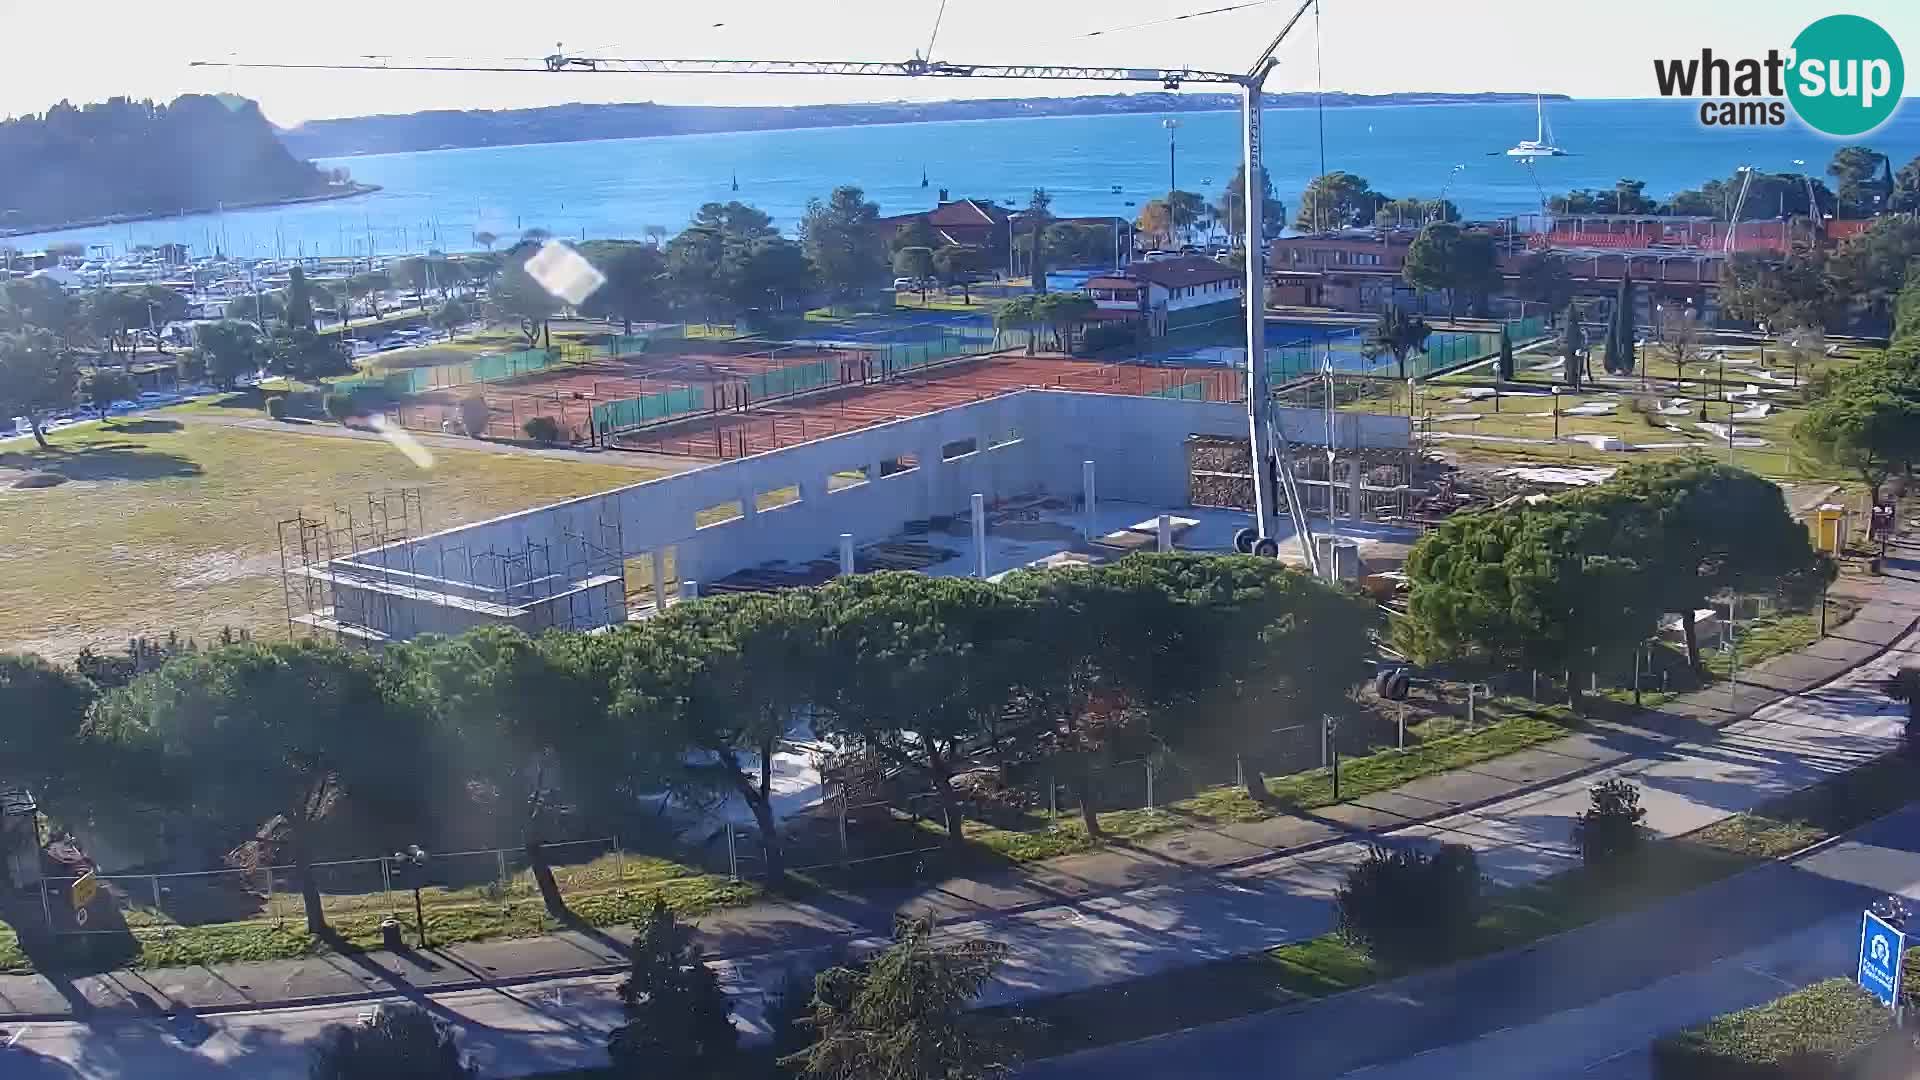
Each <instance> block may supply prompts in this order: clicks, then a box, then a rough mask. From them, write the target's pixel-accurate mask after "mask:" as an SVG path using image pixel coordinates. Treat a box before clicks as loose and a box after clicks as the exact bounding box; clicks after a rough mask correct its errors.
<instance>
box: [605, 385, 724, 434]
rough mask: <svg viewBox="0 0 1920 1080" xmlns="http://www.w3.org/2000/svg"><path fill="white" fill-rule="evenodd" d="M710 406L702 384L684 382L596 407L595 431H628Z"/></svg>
mask: <svg viewBox="0 0 1920 1080" xmlns="http://www.w3.org/2000/svg"><path fill="white" fill-rule="evenodd" d="M706 407H707V391H706V388H705V387H702V386H683V387H679V388H676V389H673V390H662V391H660V392H658V393H654V394H646V395H643V396H641V397H635V398H623V399H621V400H619V401H609V402H607V403H606V404H604V405H595V406H594V407H593V427H594V430H596V431H603V432H604V431H625V430H627V429H629V428H636V427H640V426H642V425H645V424H653V423H658V422H659V421H661V420H668V419H671V418H673V417H675V416H683V415H686V414H687V413H695V412H701V411H703V410H704V409H706Z"/></svg>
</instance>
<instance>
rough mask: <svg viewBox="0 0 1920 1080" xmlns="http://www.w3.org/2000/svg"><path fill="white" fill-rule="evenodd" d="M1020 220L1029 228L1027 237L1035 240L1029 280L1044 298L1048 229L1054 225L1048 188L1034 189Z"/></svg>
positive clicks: (1029, 263) (1028, 270) (1028, 273)
mask: <svg viewBox="0 0 1920 1080" xmlns="http://www.w3.org/2000/svg"><path fill="white" fill-rule="evenodd" d="M1020 218H1021V221H1022V222H1023V223H1024V224H1025V225H1026V227H1027V235H1028V236H1030V237H1032V239H1033V253H1032V257H1031V259H1030V260H1029V262H1028V263H1027V278H1028V280H1030V281H1031V282H1033V291H1034V292H1035V293H1037V294H1040V295H1042V296H1044V295H1046V291H1047V266H1048V263H1047V228H1048V227H1049V226H1051V225H1052V224H1053V196H1052V195H1050V194H1048V193H1047V189H1046V188H1034V189H1033V195H1032V197H1030V198H1029V199H1028V200H1027V208H1026V210H1025V211H1024V212H1022V213H1021V215H1020Z"/></svg>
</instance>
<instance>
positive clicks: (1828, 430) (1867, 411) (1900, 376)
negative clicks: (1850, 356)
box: [1793, 261, 1920, 503]
mask: <svg viewBox="0 0 1920 1080" xmlns="http://www.w3.org/2000/svg"><path fill="white" fill-rule="evenodd" d="M1913 265H1914V266H1915V267H1920V261H1916V262H1915V263H1914V264H1913ZM1907 276H1908V279H1909V280H1908V282H1907V284H1906V286H1905V287H1904V288H1903V289H1902V290H1901V291H1900V293H1899V294H1898V301H1897V303H1896V304H1895V305H1894V309H1895V315H1896V319H1895V322H1894V336H1893V343H1892V344H1891V345H1890V346H1889V347H1888V348H1887V349H1885V350H1884V351H1882V352H1879V353H1877V354H1875V355H1873V356H1870V357H1868V358H1866V359H1864V360H1861V361H1859V362H1858V363H1855V364H1852V365H1849V366H1847V367H1843V368H1837V369H1833V370H1831V371H1824V372H1820V373H1819V374H1817V375H1816V376H1815V378H1814V379H1813V380H1812V381H1811V382H1810V383H1809V385H1808V394H1809V396H1810V398H1811V400H1810V402H1809V404H1808V406H1807V410H1806V412H1805V413H1803V414H1802V415H1801V417H1800V419H1799V420H1798V421H1796V422H1795V424H1794V428H1793V434H1794V438H1795V440H1796V441H1797V442H1798V443H1799V444H1800V445H1801V446H1802V447H1803V448H1805V449H1806V450H1808V451H1809V452H1811V453H1812V454H1813V455H1814V456H1815V457H1816V458H1818V459H1819V460H1821V461H1824V462H1826V463H1828V464H1830V465H1834V466H1837V467H1840V468H1844V469H1848V470H1850V471H1852V472H1854V473H1856V474H1858V475H1859V477H1860V479H1861V480H1862V481H1864V482H1865V483H1866V484H1867V487H1868V488H1869V489H1870V490H1871V492H1872V494H1873V498H1874V501H1875V502H1876V503H1877V502H1878V501H1879V496H1880V488H1881V485H1883V484H1885V483H1886V482H1887V479H1888V478H1889V477H1892V476H1895V475H1910V474H1911V473H1912V471H1913V467H1914V465H1915V464H1916V463H1920V269H1914V270H1912V271H1910V272H1909V273H1908V275H1907Z"/></svg>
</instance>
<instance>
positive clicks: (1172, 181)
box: [1160, 116, 1180, 241]
mask: <svg viewBox="0 0 1920 1080" xmlns="http://www.w3.org/2000/svg"><path fill="white" fill-rule="evenodd" d="M1160 126H1161V127H1164V128H1166V129H1167V231H1168V234H1169V235H1168V240H1169V241H1171V240H1172V235H1171V234H1172V231H1173V228H1174V225H1175V224H1176V223H1175V222H1174V220H1173V216H1174V203H1173V193H1174V192H1176V191H1179V190H1180V184H1179V181H1178V180H1177V179H1176V178H1175V177H1176V174H1175V170H1174V160H1175V156H1176V152H1177V148H1176V146H1175V140H1174V131H1175V129H1177V128H1178V127H1179V126H1180V121H1179V119H1177V118H1176V117H1172V116H1169V117H1167V118H1166V119H1165V120H1162V121H1160Z"/></svg>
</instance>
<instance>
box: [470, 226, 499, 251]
mask: <svg viewBox="0 0 1920 1080" xmlns="http://www.w3.org/2000/svg"><path fill="white" fill-rule="evenodd" d="M499 241H500V236H499V234H497V233H490V232H488V231H487V230H485V229H481V230H479V231H477V232H475V233H474V234H473V242H474V243H476V244H479V245H480V246H481V247H483V248H486V249H487V250H488V251H492V250H493V245H494V244H496V243H499Z"/></svg>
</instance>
